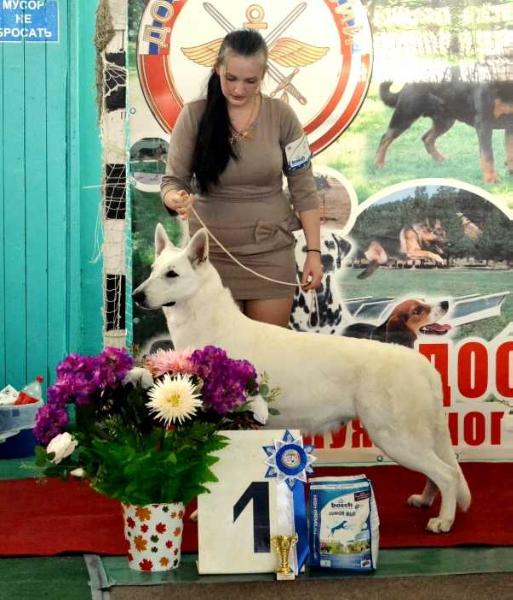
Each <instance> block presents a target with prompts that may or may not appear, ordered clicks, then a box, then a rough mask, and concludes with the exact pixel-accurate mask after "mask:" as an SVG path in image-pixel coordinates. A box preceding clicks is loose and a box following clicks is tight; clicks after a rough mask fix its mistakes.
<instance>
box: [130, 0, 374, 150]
mask: <svg viewBox="0 0 513 600" xmlns="http://www.w3.org/2000/svg"><path fill="white" fill-rule="evenodd" d="M242 27H251V28H255V29H257V30H258V31H259V32H260V33H261V34H262V35H263V37H264V39H265V40H266V42H267V45H268V47H269V68H268V73H267V75H266V78H265V83H264V86H263V92H264V93H266V94H269V95H270V96H276V97H278V98H281V99H282V100H284V101H286V102H289V103H290V105H291V106H292V107H293V108H294V110H295V112H296V114H297V115H298V117H299V119H300V121H301V122H302V123H303V126H304V128H305V131H306V133H307V134H308V140H309V142H310V147H311V149H312V151H313V152H314V154H317V153H319V152H320V151H321V150H323V149H324V148H326V147H327V146H328V145H329V144H330V143H331V142H333V141H334V140H335V139H336V138H337V137H338V136H339V135H340V134H341V133H342V131H344V129H345V128H346V127H347V126H348V125H349V123H350V122H351V120H352V119H353V117H354V116H355V115H356V113H357V112H358V110H359V108H360V106H361V104H362V102H363V99H364V98H365V94H366V92H367V88H368V84H369V81H370V75H371V66H372V39H371V32H370V26H369V22H368V19H367V15H366V13H365V9H364V8H363V6H362V4H361V2H360V0H308V1H307V0H303V1H301V0H299V1H298V0H280V2H276V0H260V1H259V2H258V3H251V1H246V0H237V2H234V1H233V0H210V1H209V2H205V1H204V0H149V2H148V5H147V7H146V9H145V11H144V14H143V17H142V21H141V26H140V30H139V41H138V48H137V56H138V66H139V77H140V81H141V86H142V89H143V90H144V94H145V96H146V100H147V102H148V104H149V106H150V108H151V111H152V112H153V114H154V116H155V118H156V119H157V120H158V122H159V123H160V125H161V126H162V127H163V129H165V130H166V131H171V130H172V128H173V126H174V124H175V122H176V119H177V117H178V114H179V112H180V110H181V108H182V106H183V104H184V103H185V102H189V101H191V100H195V99H197V98H200V97H201V96H202V95H205V93H206V84H207V81H208V77H209V75H210V73H211V70H212V66H213V64H214V61H215V59H216V56H217V52H218V49H219V46H220V44H221V41H222V39H223V37H224V36H225V35H226V34H227V33H228V32H230V31H232V30H234V29H240V28H242Z"/></svg>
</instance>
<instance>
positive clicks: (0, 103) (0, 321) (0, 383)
mask: <svg viewBox="0 0 513 600" xmlns="http://www.w3.org/2000/svg"><path fill="white" fill-rule="evenodd" d="M4 144H5V137H4V47H3V44H0V388H3V387H4V386H5V385H6V383H7V381H6V370H5V350H6V338H5V323H6V314H5V308H6V307H5V268H4V261H5V256H6V251H5V232H4V210H3V206H4V202H5V196H4V181H5V169H4Z"/></svg>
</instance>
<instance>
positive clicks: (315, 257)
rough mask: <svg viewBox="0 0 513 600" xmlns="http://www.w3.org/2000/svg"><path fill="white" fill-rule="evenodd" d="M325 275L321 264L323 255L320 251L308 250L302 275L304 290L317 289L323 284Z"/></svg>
mask: <svg viewBox="0 0 513 600" xmlns="http://www.w3.org/2000/svg"><path fill="white" fill-rule="evenodd" d="M323 275H324V273H323V270H322V265H321V255H320V254H319V253H318V252H307V254H306V260H305V264H304V266H303V276H302V277H301V287H302V288H303V291H305V292H307V291H308V290H315V289H316V288H318V287H319V286H320V285H321V280H322V276H323Z"/></svg>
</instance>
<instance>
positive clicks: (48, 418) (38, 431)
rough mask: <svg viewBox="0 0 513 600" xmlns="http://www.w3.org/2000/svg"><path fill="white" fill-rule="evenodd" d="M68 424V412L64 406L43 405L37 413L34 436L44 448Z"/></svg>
mask: <svg viewBox="0 0 513 600" xmlns="http://www.w3.org/2000/svg"><path fill="white" fill-rule="evenodd" d="M68 422H69V417H68V411H67V410H66V408H65V407H64V406H61V405H58V404H45V405H44V406H42V407H41V408H40V409H39V410H38V411H37V415H36V426H35V427H34V430H33V431H34V435H35V436H36V439H37V440H38V441H39V442H41V443H42V444H44V445H45V446H46V445H47V444H48V442H49V441H50V440H51V439H52V438H54V437H55V436H56V435H58V434H59V433H61V432H62V430H63V429H64V427H66V425H67V424H68Z"/></svg>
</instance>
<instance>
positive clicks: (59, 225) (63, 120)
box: [46, 0, 79, 373]
mask: <svg viewBox="0 0 513 600" xmlns="http://www.w3.org/2000/svg"><path fill="white" fill-rule="evenodd" d="M59 11H60V14H59V23H60V32H59V43H57V44H48V45H47V48H46V56H47V62H46V64H47V69H46V90H47V96H48V105H47V111H46V120H47V138H46V140H47V167H46V169H47V175H46V176H47V182H48V184H47V192H48V207H49V210H48V317H47V318H48V350H47V352H48V368H49V370H50V372H51V373H54V370H55V366H56V364H57V362H59V361H60V360H61V359H62V358H63V357H64V356H65V355H66V354H67V353H68V351H69V337H68V320H69V310H70V307H69V301H68V298H69V286H70V283H71V275H70V274H69V273H68V267H69V262H68V255H69V242H70V240H69V211H68V198H67V194H68V191H69V188H68V170H67V119H68V105H67V93H68V88H67V85H68V81H69V79H68V78H69V73H70V68H71V63H70V56H69V53H68V28H67V23H68V0H60V1H59ZM75 285H79V282H75Z"/></svg>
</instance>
